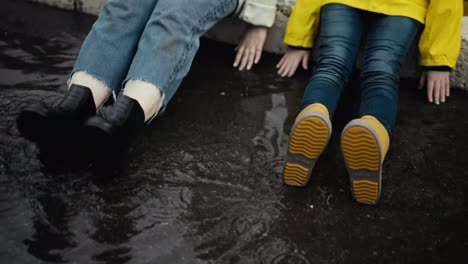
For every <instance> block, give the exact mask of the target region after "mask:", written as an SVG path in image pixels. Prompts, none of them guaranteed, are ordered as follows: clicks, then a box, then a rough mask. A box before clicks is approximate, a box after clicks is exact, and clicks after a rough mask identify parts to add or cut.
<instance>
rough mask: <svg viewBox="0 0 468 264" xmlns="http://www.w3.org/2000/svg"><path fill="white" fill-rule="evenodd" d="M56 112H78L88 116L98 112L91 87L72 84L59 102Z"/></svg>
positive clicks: (85, 116) (80, 114)
mask: <svg viewBox="0 0 468 264" xmlns="http://www.w3.org/2000/svg"><path fill="white" fill-rule="evenodd" d="M54 112H68V113H76V114H77V115H79V116H83V117H84V118H88V117H90V116H92V115H94V114H95V113H96V105H95V103H94V99H93V94H92V92H91V89H89V88H88V87H85V86H81V85H77V84H72V86H71V87H70V89H69V91H68V93H67V94H66V95H65V97H64V98H63V99H62V101H61V102H60V103H59V105H58V106H57V108H56V109H55V111H54Z"/></svg>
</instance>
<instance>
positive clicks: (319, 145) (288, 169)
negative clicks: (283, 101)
mask: <svg viewBox="0 0 468 264" xmlns="http://www.w3.org/2000/svg"><path fill="white" fill-rule="evenodd" d="M331 132H332V126H331V121H330V117H329V113H328V110H327V108H326V107H325V106H324V105H322V104H318V103H317V104H312V105H309V106H308V107H306V108H305V109H304V110H302V111H301V112H300V113H299V115H298V116H297V117H296V121H295V123H294V125H293V128H292V129H291V133H290V138H289V144H288V153H287V154H286V161H285V166H284V173H283V178H284V183H285V184H287V185H291V186H305V185H306V184H307V182H308V181H309V178H310V174H311V172H312V169H313V168H314V165H315V162H316V161H317V159H318V158H319V157H320V155H321V154H322V152H323V150H324V149H325V147H326V146H327V144H328V141H329V140H330V136H331Z"/></svg>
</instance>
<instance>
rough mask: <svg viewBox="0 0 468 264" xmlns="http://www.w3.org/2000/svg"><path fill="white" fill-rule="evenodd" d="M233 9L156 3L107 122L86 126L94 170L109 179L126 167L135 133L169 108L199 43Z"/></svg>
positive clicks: (221, 0)
mask: <svg viewBox="0 0 468 264" xmlns="http://www.w3.org/2000/svg"><path fill="white" fill-rule="evenodd" d="M236 5H237V0H197V1H193V0H159V2H158V4H157V5H156V6H155V8H154V10H153V13H152V14H151V17H150V18H149V20H148V22H147V23H146V26H145V29H144V31H143V34H142V36H141V38H140V41H139V44H138V49H137V52H136V54H135V56H134V58H133V61H132V63H131V67H130V69H129V71H128V74H127V77H126V80H125V81H124V85H125V87H124V91H123V93H121V94H120V95H119V96H118V98H117V101H116V103H115V104H114V105H113V107H112V109H111V110H112V111H111V114H110V116H108V117H107V118H103V117H97V116H96V117H93V118H90V119H89V120H88V121H87V123H86V125H85V126H86V128H87V131H88V133H89V134H90V135H92V137H93V138H94V142H95V144H94V149H96V151H94V153H95V154H96V156H95V158H94V159H95V165H96V166H95V168H96V169H98V170H99V171H101V170H102V172H105V173H108V172H109V169H111V167H112V166H113V165H114V164H116V163H120V164H123V163H124V162H123V158H125V155H124V154H125V153H126V152H127V151H128V148H129V145H130V143H131V139H132V138H133V137H134V136H135V134H136V132H137V130H138V129H139V128H140V127H141V126H142V125H143V124H144V122H148V121H150V120H151V118H152V117H153V116H154V115H155V114H157V113H158V111H159V109H160V107H161V106H162V105H163V104H167V103H168V102H169V100H170V99H171V98H172V96H173V95H174V93H175V92H176V90H177V88H178V87H179V84H180V83H181V81H182V79H183V78H184V77H185V76H186V75H187V73H188V71H189V69H190V66H191V64H192V61H193V58H194V56H195V53H196V52H197V50H198V47H199V44H200V37H201V36H202V35H203V34H204V33H205V32H206V31H207V30H208V29H209V28H211V27H212V26H213V25H214V24H216V23H217V22H219V21H220V20H221V19H223V18H224V17H226V16H228V15H229V14H230V13H232V12H233V11H234V10H235V8H236ZM119 161H120V162H119ZM117 171H118V170H117Z"/></svg>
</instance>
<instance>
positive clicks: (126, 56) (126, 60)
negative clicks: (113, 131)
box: [70, 0, 158, 107]
mask: <svg viewBox="0 0 468 264" xmlns="http://www.w3.org/2000/svg"><path fill="white" fill-rule="evenodd" d="M157 2H158V0H132V1H128V0H109V1H108V2H107V3H106V4H105V6H104V8H103V10H102V11H101V14H100V16H99V18H98V19H97V21H96V23H95V24H94V25H93V27H92V29H91V31H90V32H89V34H88V36H87V37H86V40H85V42H84V43H83V46H82V47H81V50H80V53H79V56H78V58H77V61H76V63H75V67H74V69H73V73H74V74H73V76H72V78H71V80H70V84H74V83H75V84H80V85H85V86H88V85H89V86H90V87H89V88H90V89H91V90H92V91H93V94H95V95H94V99H95V103H96V106H97V107H99V106H100V104H102V103H103V102H104V100H105V97H106V96H108V95H109V93H110V91H106V90H111V91H114V92H116V91H118V90H119V89H120V88H121V84H122V81H123V80H124V78H125V76H126V74H127V72H128V69H129V67H130V64H131V62H132V60H133V57H134V55H135V52H136V50H137V47H138V41H139V39H140V37H141V34H142V32H143V30H144V28H145V26H146V23H147V21H148V19H149V17H150V16H151V13H152V12H153V10H154V7H155V6H156V4H157ZM78 72H79V74H78V75H76V76H75V74H76V73H78Z"/></svg>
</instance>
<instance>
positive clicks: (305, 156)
mask: <svg viewBox="0 0 468 264" xmlns="http://www.w3.org/2000/svg"><path fill="white" fill-rule="evenodd" d="M362 27H363V21H362V13H361V11H359V10H357V9H354V8H351V7H348V6H345V5H339V4H330V5H326V6H324V7H323V8H322V12H321V20H320V35H319V43H320V44H319V47H318V48H319V53H320V55H319V56H320V57H319V60H318V64H317V68H316V69H315V72H314V73H313V75H312V78H311V79H310V82H309V84H308V85H307V88H306V92H305V94H304V98H303V99H302V103H301V107H300V110H301V112H300V113H299V115H298V116H297V118H296V122H295V123H294V126H293V128H292V129H291V132H290V140H289V144H288V152H287V155H286V161H285V166H284V182H285V183H286V184H287V185H292V186H304V185H305V184H307V182H308V180H309V178H310V174H311V173H312V169H313V167H314V166H315V162H316V161H317V159H318V158H319V157H320V155H321V154H322V152H323V150H324V149H325V147H326V146H327V144H328V141H329V140H330V136H331V132H332V126H331V122H330V116H331V115H333V112H334V111H335V108H336V104H337V102H338V100H339V97H340V95H341V93H342V91H343V89H344V86H345V84H346V82H347V81H348V78H349V75H350V73H351V71H352V68H353V65H354V62H355V60H356V54H357V52H358V48H359V43H360V40H361V32H362Z"/></svg>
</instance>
